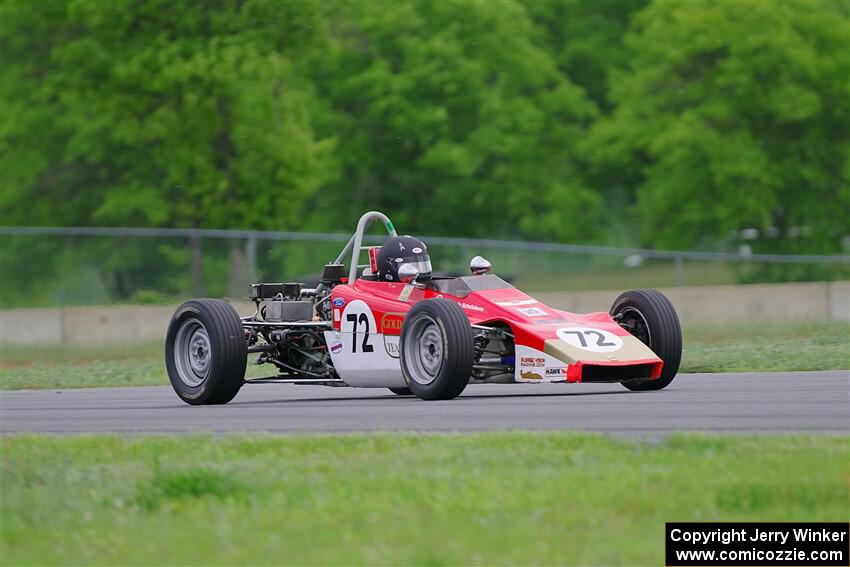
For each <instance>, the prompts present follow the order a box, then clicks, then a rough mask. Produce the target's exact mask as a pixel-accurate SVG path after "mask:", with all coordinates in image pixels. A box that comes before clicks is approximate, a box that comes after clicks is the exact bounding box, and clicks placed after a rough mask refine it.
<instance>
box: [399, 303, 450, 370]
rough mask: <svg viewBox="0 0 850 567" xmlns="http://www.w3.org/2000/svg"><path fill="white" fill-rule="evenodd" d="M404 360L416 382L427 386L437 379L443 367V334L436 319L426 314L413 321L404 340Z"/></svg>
mask: <svg viewBox="0 0 850 567" xmlns="http://www.w3.org/2000/svg"><path fill="white" fill-rule="evenodd" d="M404 360H405V363H406V366H407V369H408V373H409V374H410V378H412V379H413V380H414V381H415V382H416V383H418V384H422V385H423V386H425V385H428V384H430V383H431V382H433V381H434V380H436V378H437V374H439V373H440V369H441V368H442V367H443V334H442V333H441V332H440V328H439V326H437V322H436V321H434V320H433V319H431V318H430V317H426V316H422V317H418V318H416V320H414V321H412V327H411V329H410V331H409V332H408V334H407V337H406V339H405V341H404Z"/></svg>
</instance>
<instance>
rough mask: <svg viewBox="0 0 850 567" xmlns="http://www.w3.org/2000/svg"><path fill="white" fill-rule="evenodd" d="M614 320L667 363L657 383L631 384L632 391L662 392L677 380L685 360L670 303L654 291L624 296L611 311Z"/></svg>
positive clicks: (652, 381) (649, 290)
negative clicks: (680, 367)
mask: <svg viewBox="0 0 850 567" xmlns="http://www.w3.org/2000/svg"><path fill="white" fill-rule="evenodd" d="M611 316H612V317H614V319H615V320H616V321H617V322H618V323H619V324H620V326H622V327H623V328H624V329H626V330H627V331H629V333H631V334H632V335H634V336H635V337H637V338H638V339H640V340H641V341H642V342H643V343H644V344H645V345H646V346H648V347H649V348H651V349H652V352H654V353H655V354H656V355H657V356H658V358H660V359H661V360H663V361H664V367H663V368H662V370H661V376H659V377H658V378H656V379H655V380H646V379H642V380H627V381H625V382H623V386H625V387H626V388H628V389H629V390H660V389H662V388H666V387H667V386H669V385H670V382H672V381H673V378H675V377H676V373H677V372H678V371H679V363H680V362H681V360H682V329H681V326H680V325H679V316H678V315H676V309H675V308H674V307H673V304H672V303H670V300H669V299H667V297H666V296H665V295H664V294H662V293H661V292H660V291H657V290H654V289H635V290H631V291H627V292H624V293H622V294H620V297H618V298H617V299H616V300H615V301H614V305H613V306H612V307H611Z"/></svg>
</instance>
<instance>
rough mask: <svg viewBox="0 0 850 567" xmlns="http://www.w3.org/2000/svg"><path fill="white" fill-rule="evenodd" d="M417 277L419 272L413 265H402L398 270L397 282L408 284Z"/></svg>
mask: <svg viewBox="0 0 850 567" xmlns="http://www.w3.org/2000/svg"><path fill="white" fill-rule="evenodd" d="M418 277H419V270H418V269H417V268H416V266H414V265H413V264H402V266H401V267H400V268H399V269H398V281H400V282H401V283H410V282H412V281H414V280H415V279H416V278H418Z"/></svg>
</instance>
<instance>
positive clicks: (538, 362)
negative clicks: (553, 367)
mask: <svg viewBox="0 0 850 567" xmlns="http://www.w3.org/2000/svg"><path fill="white" fill-rule="evenodd" d="M519 365H520V366H522V367H523V368H543V367H544V366H546V359H545V358H543V357H542V356H521V357H520V359H519Z"/></svg>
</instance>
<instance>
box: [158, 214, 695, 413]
mask: <svg viewBox="0 0 850 567" xmlns="http://www.w3.org/2000/svg"><path fill="white" fill-rule="evenodd" d="M376 221H377V222H380V223H382V224H383V225H384V227H386V229H387V232H388V235H389V236H388V238H387V240H386V241H385V242H384V244H383V246H380V247H364V246H363V235H364V233H365V231H366V229H367V228H368V227H369V225H370V224H371V223H373V222H376ZM363 250H367V251H368V256H369V263H368V264H364V265H360V264H359V261H360V256H361V253H362V251H363ZM346 259H349V267H348V268H347V269H346V268H345V265H344V262H345V261H346ZM470 270H471V272H472V274H471V275H469V276H465V277H437V276H432V274H431V262H430V257H429V255H428V250H427V247H426V245H425V243H423V242H422V241H420V240H418V239H416V238H413V237H410V236H398V235H397V234H396V231H395V228H394V227H393V224H392V222H391V221H390V219H389V218H387V216H386V215H384V214H383V213H379V212H369V213H366V214H364V215H363V216H362V217H361V218H360V221H359V222H358V223H357V231H356V232H355V233H354V235H353V236H352V237H351V239H350V240H349V241H348V244H346V246H345V247H344V248H343V250H342V252H341V253H340V255H339V257H338V258H337V259H336V261H334V262H331V263H329V264H327V265H326V266H325V268H324V272H323V274H322V278H321V281H320V283H319V284H318V286H317V287H316V288H313V289H307V288H304V287H303V285H302V284H299V283H258V284H254V285H252V286H251V290H252V293H251V299H252V300H253V301H254V303H255V304H256V307H257V309H256V312H255V313H254V314H253V315H251V316H248V317H240V316H239V315H238V314H237V312H236V310H235V309H234V308H233V306H231V305H230V304H229V303H227V302H226V301H223V300H220V299H193V300H190V301H187V302H186V303H184V304H183V305H181V306H180V307H179V308H178V309H177V311H176V312H175V313H174V316H173V317H172V319H171V323H170V324H169V326H168V334H167V338H166V345H165V364H166V368H167V370H168V376H169V378H170V380H171V385H172V386H173V387H174V390H175V392H177V395H179V396H180V398H181V399H183V400H184V401H185V402H187V403H190V404H223V403H227V402H228V401H230V400H231V399H233V397H234V396H235V395H236V394H237V392H238V391H239V389H240V388H241V387H242V385H243V384H246V383H253V382H288V383H296V384H323V385H335V386H354V387H360V388H389V389H390V390H392V391H393V392H394V393H396V394H399V395H410V394H413V395H415V396H418V397H419V398H422V399H424V400H445V399H450V398H454V397H456V396H458V395H460V393H461V392H463V390H464V388H466V386H467V384H470V383H472V384H478V383H493V382H496V383H515V382H519V383H523V382H524V383H540V382H621V383H622V384H623V385H624V386H625V387H626V388H629V389H630V390H660V389H661V388H664V387H665V386H667V385H668V384H670V382H671V381H672V380H673V378H674V377H675V376H676V372H677V370H678V368H679V361H680V359H681V354H682V336H681V330H680V327H679V319H678V317H677V315H676V311H675V309H674V308H673V305H672V304H671V303H670V301H669V300H668V299H667V298H666V297H664V295H662V294H661V293H659V292H658V291H655V290H634V291H627V292H625V293H623V294H621V295H620V296H619V297H618V298H617V300H616V301H615V302H614V305H613V306H612V307H611V311H610V313H605V312H598V313H589V314H586V315H579V314H575V313H569V312H567V311H562V310H559V309H554V308H552V307H549V306H547V305H544V304H543V303H541V302H539V301H537V300H536V299H534V298H533V297H531V296H529V295H527V294H525V293H523V292H522V291H520V290H518V289H516V288H515V287H513V286H512V285H510V284H509V283H507V282H505V281H504V280H502V279H501V278H499V277H498V276H496V275H493V274H491V273H490V263H489V262H488V261H487V260H485V259H484V258H482V257H480V256H476V257H475V258H473V259H472V261H471V262H470ZM249 354H254V355H256V360H255V363H256V364H268V365H270V366H272V367H274V368H275V370H276V372H275V374H274V375H273V376H269V377H267V378H258V379H252V380H245V368H246V363H247V358H248V355H249Z"/></svg>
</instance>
